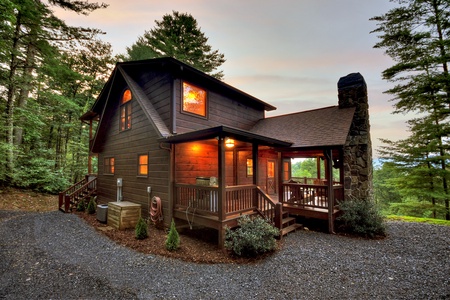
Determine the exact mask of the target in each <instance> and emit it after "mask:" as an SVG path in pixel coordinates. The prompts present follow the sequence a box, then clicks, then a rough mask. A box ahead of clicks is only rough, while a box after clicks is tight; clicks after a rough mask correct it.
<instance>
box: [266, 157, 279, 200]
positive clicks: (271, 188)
mask: <svg viewBox="0 0 450 300" xmlns="http://www.w3.org/2000/svg"><path fill="white" fill-rule="evenodd" d="M266 186H267V191H266V192H267V194H269V195H273V194H275V191H276V190H277V187H276V181H275V161H274V160H268V161H267V185H266Z"/></svg>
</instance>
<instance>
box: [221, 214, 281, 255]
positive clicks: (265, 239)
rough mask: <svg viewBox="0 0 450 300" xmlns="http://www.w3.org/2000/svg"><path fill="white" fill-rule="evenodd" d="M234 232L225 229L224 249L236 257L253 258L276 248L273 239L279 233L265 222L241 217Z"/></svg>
mask: <svg viewBox="0 0 450 300" xmlns="http://www.w3.org/2000/svg"><path fill="white" fill-rule="evenodd" d="M238 225H239V227H238V228H237V229H235V230H232V229H230V228H228V227H227V228H226V231H225V239H226V240H225V247H226V248H227V249H228V250H232V251H233V253H234V254H235V255H237V256H244V257H254V256H257V255H260V254H263V253H266V252H270V251H274V250H276V248H277V244H276V240H275V237H276V236H279V234H280V231H279V230H278V229H277V228H275V227H274V226H273V225H272V224H270V223H269V222H268V221H267V220H265V219H263V218H261V217H256V218H253V219H252V218H250V217H249V216H247V215H243V216H242V217H240V218H239V221H238Z"/></svg>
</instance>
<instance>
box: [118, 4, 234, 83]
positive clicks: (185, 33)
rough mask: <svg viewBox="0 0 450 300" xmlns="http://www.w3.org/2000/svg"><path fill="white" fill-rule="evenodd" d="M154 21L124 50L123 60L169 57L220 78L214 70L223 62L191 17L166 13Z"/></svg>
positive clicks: (221, 55)
mask: <svg viewBox="0 0 450 300" xmlns="http://www.w3.org/2000/svg"><path fill="white" fill-rule="evenodd" d="M155 22H156V25H157V27H155V28H153V29H151V30H150V31H146V32H145V33H144V35H143V36H141V37H138V40H137V41H136V43H134V44H133V45H132V46H131V47H127V55H126V57H125V60H142V59H149V58H156V57H164V56H169V57H173V58H176V59H178V60H180V61H182V62H184V63H186V64H188V65H191V66H192V67H194V68H196V69H198V70H201V71H203V72H205V73H207V74H210V75H211V76H213V77H216V78H217V79H223V73H222V72H216V73H214V71H215V70H216V69H217V68H218V67H220V66H221V65H222V64H223V63H224V62H225V58H224V55H223V54H221V53H219V51H218V50H212V47H211V46H210V45H208V44H207V42H208V38H207V37H206V36H205V34H204V33H203V32H202V31H201V30H200V27H199V26H198V24H197V20H196V19H194V17H192V15H190V14H187V13H179V12H177V11H173V14H172V15H170V14H166V15H164V16H163V19H162V20H161V21H155Z"/></svg>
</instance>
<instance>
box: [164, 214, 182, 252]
mask: <svg viewBox="0 0 450 300" xmlns="http://www.w3.org/2000/svg"><path fill="white" fill-rule="evenodd" d="M179 246H180V236H179V234H178V231H177V228H176V227H175V221H174V220H173V219H172V222H171V223H170V229H169V234H168V235H167V239H166V249H167V250H169V251H175V250H177V249H178V247H179Z"/></svg>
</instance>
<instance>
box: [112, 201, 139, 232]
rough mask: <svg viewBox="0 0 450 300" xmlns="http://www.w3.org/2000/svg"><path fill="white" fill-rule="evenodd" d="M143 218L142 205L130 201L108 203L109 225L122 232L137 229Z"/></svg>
mask: <svg viewBox="0 0 450 300" xmlns="http://www.w3.org/2000/svg"><path fill="white" fill-rule="evenodd" d="M140 217H141V205H140V204H136V203H133V202H129V201H122V202H109V203H108V225H109V226H111V227H114V228H116V229H119V230H122V229H127V228H135V227H136V224H137V222H138V220H139V218H140Z"/></svg>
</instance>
